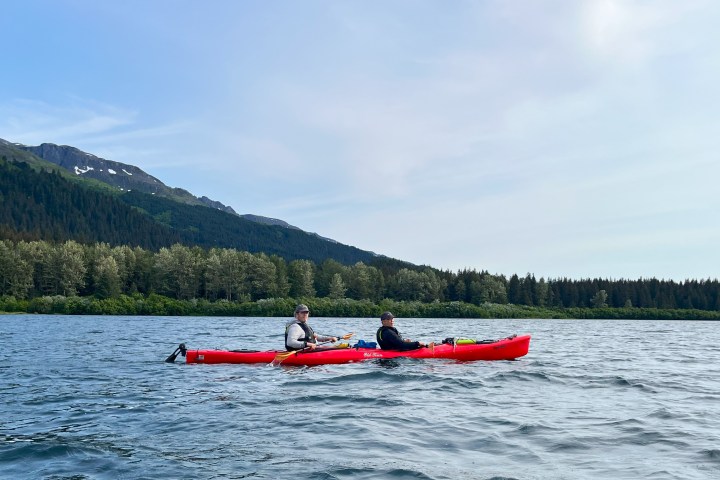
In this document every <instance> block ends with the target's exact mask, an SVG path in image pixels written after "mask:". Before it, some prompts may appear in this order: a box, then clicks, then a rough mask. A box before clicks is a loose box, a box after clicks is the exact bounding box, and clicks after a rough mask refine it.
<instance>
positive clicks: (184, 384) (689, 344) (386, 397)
mask: <svg viewBox="0 0 720 480" xmlns="http://www.w3.org/2000/svg"><path fill="white" fill-rule="evenodd" d="M288 319H289V318H288ZM288 319H280V318H275V319H273V318H213V317H95V316H81V317H63V316H36V315H11V316H0V346H2V353H3V356H2V361H0V478H46V479H53V480H57V479H118V478H126V479H139V478H146V479H159V478H204V479H212V478H267V479H282V478H310V479H375V478H390V479H405V478H408V479H409V478H412V479H683V480H687V479H711V478H712V479H716V478H720V368H718V364H719V363H720V362H719V360H720V323H713V322H683V321H618V320H614V321H598V320H591V321H585V320H582V321H581V320H446V319H442V320H433V319H402V318H400V319H397V320H396V326H397V327H398V328H399V329H400V331H401V332H402V333H403V335H404V336H406V337H411V338H413V339H417V340H425V341H432V340H436V341H437V340H441V339H443V338H445V337H450V336H468V337H473V338H478V339H483V338H500V337H505V336H507V335H509V334H512V333H517V334H524V333H529V334H531V335H532V336H533V339H532V341H531V344H530V353H529V355H528V356H526V357H523V358H521V359H519V360H516V361H502V362H470V363H457V362H452V361H446V360H411V359H403V360H398V361H392V362H390V363H388V362H387V361H386V362H384V363H382V362H379V361H371V362H365V363H358V364H348V365H329V366H320V367H311V368H307V367H272V366H268V365H186V364H184V363H183V361H182V360H183V358H182V357H178V361H177V362H176V363H174V364H168V363H164V359H165V358H166V357H167V356H168V355H169V354H170V353H172V351H173V350H174V349H175V347H176V346H177V344H178V343H180V342H185V343H186V344H187V345H188V347H189V348H222V349H235V348H252V349H273V348H279V347H281V346H282V343H283V332H284V325H285V322H286V321H287V320H288ZM379 323H380V322H379V320H377V319H327V318H325V319H323V318H311V319H310V324H311V325H312V326H313V327H314V329H315V331H317V332H320V333H325V334H335V335H337V334H342V333H346V332H350V331H354V332H357V334H356V336H355V337H354V340H357V339H365V340H374V334H375V330H376V329H377V327H378V326H379Z"/></svg>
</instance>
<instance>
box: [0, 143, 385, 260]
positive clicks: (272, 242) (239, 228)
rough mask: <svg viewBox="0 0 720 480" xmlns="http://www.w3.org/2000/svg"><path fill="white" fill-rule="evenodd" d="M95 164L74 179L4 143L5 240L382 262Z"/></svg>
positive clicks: (1, 215)
mask: <svg viewBox="0 0 720 480" xmlns="http://www.w3.org/2000/svg"><path fill="white" fill-rule="evenodd" d="M45 145H49V144H45ZM41 147H42V146H41ZM68 151H70V152H71V153H72V154H74V155H77V154H78V152H80V150H77V149H74V150H73V147H60V150H58V149H55V148H52V147H47V146H46V147H44V150H43V152H44V154H45V155H48V156H50V157H52V156H53V155H56V156H55V159H56V160H58V161H62V160H61V159H62V158H65V160H67V159H68V158H71V155H63V153H64V152H68ZM81 153H82V152H81ZM83 155H87V154H84V153H83ZM88 158H90V157H88ZM90 161H91V162H93V163H92V164H90V163H86V164H84V165H83V166H82V167H81V166H79V165H73V170H74V167H75V166H77V167H78V169H83V170H85V173H80V174H76V173H74V171H73V172H72V173H71V172H70V171H68V170H67V167H60V166H59V165H58V164H55V163H51V162H48V161H46V160H43V159H42V158H39V157H38V156H37V155H35V154H34V153H33V152H32V150H30V149H28V147H25V146H24V145H17V144H12V143H10V142H7V141H0V167H2V168H0V238H10V239H13V240H33V239H38V240H39V239H42V240H50V241H56V242H57V241H65V240H77V241H80V242H82V243H90V242H107V243H110V244H113V245H117V244H127V245H133V246H135V245H137V246H141V247H143V248H149V249H153V250H155V249H157V248H160V247H163V246H169V245H171V244H172V243H176V242H179V243H183V244H186V245H190V246H200V247H203V248H212V247H221V248H235V249H238V250H245V251H249V252H254V253H257V252H264V253H267V254H270V255H272V254H275V255H278V256H281V257H283V258H285V259H287V260H295V259H308V260H312V261H314V262H316V263H321V262H323V261H324V260H326V259H328V258H331V259H334V260H337V261H338V262H340V263H343V264H346V265H347V264H353V263H356V262H360V261H362V262H365V263H371V262H373V261H374V260H375V259H379V258H381V257H379V256H377V255H376V254H374V253H373V252H368V251H365V250H361V249H359V248H356V247H352V246H349V245H344V244H341V243H338V242H335V241H332V240H326V239H323V238H322V237H320V236H318V235H317V234H314V233H307V232H304V231H302V230H300V229H298V228H294V227H292V226H289V225H288V224H286V223H285V222H283V221H281V220H275V219H268V220H269V221H272V222H275V223H274V224H268V223H267V222H263V223H259V222H257V221H251V220H249V219H247V218H243V217H241V216H238V215H237V214H234V213H229V212H227V211H224V210H221V209H218V208H213V207H208V206H205V205H198V204H189V203H185V202H181V201H178V200H177V196H172V195H167V196H161V195H153V194H152V192H151V193H144V192H142V191H141V190H140V189H139V188H138V189H136V188H126V187H128V186H130V185H141V184H144V185H145V186H146V187H145V188H146V189H147V188H149V187H148V185H149V186H150V187H155V188H162V187H161V185H162V182H160V181H159V180H158V181H157V183H156V182H154V181H153V180H156V179H154V177H151V176H150V175H147V174H145V175H140V174H139V172H142V171H141V170H140V169H137V170H135V169H130V168H125V167H118V165H122V164H118V163H117V162H112V163H110V162H109V161H107V160H103V159H98V157H94V159H93V158H90ZM103 162H105V163H103ZM72 163H73V162H71V164H72ZM88 167H91V168H93V169H94V170H98V171H100V170H102V172H101V173H102V174H103V175H104V177H99V178H108V177H109V176H111V177H109V178H111V179H116V178H124V179H125V183H122V184H116V186H113V187H110V186H108V184H107V183H105V182H103V181H101V180H100V179H99V178H93V177H90V176H86V174H87V173H89V172H92V171H93V170H89V169H88ZM113 167H117V168H120V170H115V168H113ZM127 167H129V166H127ZM123 169H124V170H123ZM108 170H113V171H114V172H115V173H110V172H108ZM118 171H121V172H123V173H122V174H118ZM143 173H144V172H143ZM121 175H124V176H121ZM133 177H138V178H140V177H141V179H140V180H138V179H137V178H133ZM130 182H134V183H130ZM119 185H124V186H123V187H120V186H119ZM166 188H168V187H166ZM121 189H122V190H121ZM158 191H159V190H158ZM172 191H173V192H177V191H181V192H184V190H181V189H172ZM165 192H166V193H167V191H165ZM383 258H384V257H383Z"/></svg>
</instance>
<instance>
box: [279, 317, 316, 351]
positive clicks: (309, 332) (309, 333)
mask: <svg viewBox="0 0 720 480" xmlns="http://www.w3.org/2000/svg"><path fill="white" fill-rule="evenodd" d="M294 324H298V325H300V328H302V329H303V332H305V336H304V337H300V338H296V339H295V340H297V341H298V342H308V343H315V332H313V329H312V328H311V327H310V325H308V324H307V322H300V321H298V320H296V321H294V322H290V323H288V324H287V327H285V348H287V349H288V350H300V349H299V348H295V347H290V346H289V345H288V344H287V341H288V331H289V330H290V326H291V325H294Z"/></svg>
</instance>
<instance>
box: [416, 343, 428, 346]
mask: <svg viewBox="0 0 720 480" xmlns="http://www.w3.org/2000/svg"><path fill="white" fill-rule="evenodd" d="M418 345H420V346H421V347H427V345H425V344H424V343H423V342H418Z"/></svg>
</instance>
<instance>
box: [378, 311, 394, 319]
mask: <svg viewBox="0 0 720 480" xmlns="http://www.w3.org/2000/svg"><path fill="white" fill-rule="evenodd" d="M393 318H395V317H394V316H393V314H392V313H390V312H385V313H383V314H382V315H380V320H391V319H393Z"/></svg>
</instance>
